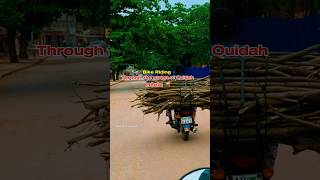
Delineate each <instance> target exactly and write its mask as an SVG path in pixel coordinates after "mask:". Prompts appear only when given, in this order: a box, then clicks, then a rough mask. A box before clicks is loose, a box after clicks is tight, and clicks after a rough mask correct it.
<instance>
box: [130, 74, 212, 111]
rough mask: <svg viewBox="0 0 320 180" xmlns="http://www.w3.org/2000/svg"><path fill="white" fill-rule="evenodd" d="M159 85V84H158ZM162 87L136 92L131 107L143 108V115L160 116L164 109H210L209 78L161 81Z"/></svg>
mask: <svg viewBox="0 0 320 180" xmlns="http://www.w3.org/2000/svg"><path fill="white" fill-rule="evenodd" d="M158 83H159V82H158ZM160 83H162V84H163V86H162V87H150V88H145V89H140V90H139V91H138V92H136V95H137V98H136V99H135V100H133V102H136V101H138V103H136V104H134V105H132V107H134V106H137V107H138V108H144V109H143V112H144V113H145V114H148V113H155V114H158V115H160V114H161V113H162V112H163V111H164V110H166V109H174V108H180V107H184V106H194V107H201V108H203V109H209V107H210V81H209V77H205V78H200V79H194V80H176V81H161V82H160Z"/></svg>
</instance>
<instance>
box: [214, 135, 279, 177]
mask: <svg viewBox="0 0 320 180" xmlns="http://www.w3.org/2000/svg"><path fill="white" fill-rule="evenodd" d="M217 149H219V148H217ZM265 151H266V148H265V147H264V146H263V145H262V144H260V143H257V142H256V141H254V140H241V141H239V140H238V141H236V142H232V143H229V144H225V145H223V150H222V149H220V150H216V151H215V154H214V157H213V159H214V161H213V162H212V164H213V165H212V166H213V171H212V176H213V179H214V180H270V178H271V177H272V176H273V167H270V166H268V165H266V163H265V157H264V154H265Z"/></svg>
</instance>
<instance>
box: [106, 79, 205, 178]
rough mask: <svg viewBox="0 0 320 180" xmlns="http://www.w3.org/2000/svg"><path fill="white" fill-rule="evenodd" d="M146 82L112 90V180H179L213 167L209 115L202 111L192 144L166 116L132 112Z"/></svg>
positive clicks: (119, 85) (122, 85)
mask: <svg viewBox="0 0 320 180" xmlns="http://www.w3.org/2000/svg"><path fill="white" fill-rule="evenodd" d="M140 87H143V82H142V81H132V82H122V83H120V84H117V85H114V86H112V87H111V92H110V93H111V97H110V98H111V106H110V108H111V180H125V179H130V180H151V179H152V180H164V179H165V180H177V179H178V178H179V177H181V176H182V175H184V174H185V173H187V172H188V171H190V170H192V169H195V168H199V167H208V166H209V165H210V161H209V158H210V152H209V148H210V145H209V143H210V137H209V136H210V128H209V115H210V113H209V111H201V109H198V111H197V117H196V121H197V122H198V123H199V131H198V133H197V134H193V133H191V134H190V135H191V136H190V140H189V141H183V139H182V138H181V136H180V134H178V133H177V132H176V131H175V130H174V129H172V128H170V127H169V125H166V124H165V122H166V121H167V118H166V116H165V115H164V114H162V115H161V116H160V120H159V121H157V115H154V114H150V115H145V116H143V114H142V112H141V110H140V109H137V108H130V106H131V105H132V104H133V103H130V102H129V101H130V100H133V99H134V98H135V94H134V90H136V89H137V88H140Z"/></svg>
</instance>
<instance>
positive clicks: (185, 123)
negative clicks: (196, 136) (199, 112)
mask: <svg viewBox="0 0 320 180" xmlns="http://www.w3.org/2000/svg"><path fill="white" fill-rule="evenodd" d="M174 114H175V115H174V118H173V120H172V123H171V124H170V126H171V127H172V128H173V129H176V130H177V131H178V133H180V132H181V136H182V139H183V140H185V141H187V140H189V133H190V132H193V133H196V132H197V126H198V124H196V123H195V121H194V119H195V110H194V109H193V108H192V107H191V108H190V107H189V108H181V109H180V110H175V112H174Z"/></svg>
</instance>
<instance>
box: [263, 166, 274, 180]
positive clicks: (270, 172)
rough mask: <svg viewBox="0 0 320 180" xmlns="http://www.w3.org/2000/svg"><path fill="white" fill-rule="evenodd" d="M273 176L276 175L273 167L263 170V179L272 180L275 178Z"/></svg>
mask: <svg viewBox="0 0 320 180" xmlns="http://www.w3.org/2000/svg"><path fill="white" fill-rule="evenodd" d="M273 174H274V171H273V168H272V167H265V168H264V169H263V172H262V175H263V177H265V178H270V177H272V176H273Z"/></svg>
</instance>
